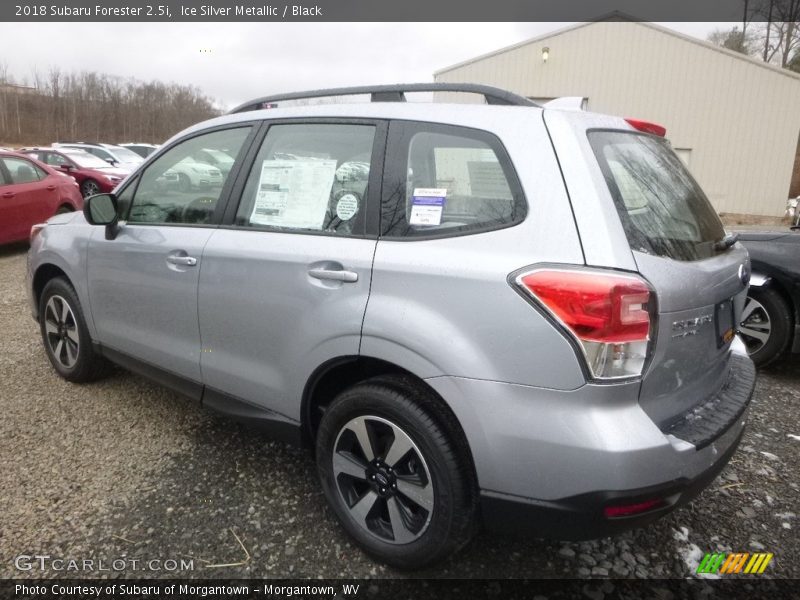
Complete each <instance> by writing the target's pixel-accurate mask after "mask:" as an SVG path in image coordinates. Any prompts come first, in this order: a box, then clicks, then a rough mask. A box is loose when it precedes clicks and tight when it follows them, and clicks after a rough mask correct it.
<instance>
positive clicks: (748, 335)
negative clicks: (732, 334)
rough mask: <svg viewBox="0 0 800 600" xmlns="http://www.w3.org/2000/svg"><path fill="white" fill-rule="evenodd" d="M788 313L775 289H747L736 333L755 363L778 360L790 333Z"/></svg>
mask: <svg viewBox="0 0 800 600" xmlns="http://www.w3.org/2000/svg"><path fill="white" fill-rule="evenodd" d="M792 330H793V327H792V313H791V310H790V309H789V306H788V304H787V303H786V301H785V300H784V299H783V296H781V295H780V293H778V292H777V291H776V290H774V289H770V288H751V289H750V291H749V292H748V293H747V300H746V301H745V308H744V312H743V313H742V321H741V323H740V324H739V333H740V335H741V336H742V338H743V339H744V342H745V345H746V346H747V353H748V354H749V355H750V358H751V359H752V360H753V362H754V363H755V364H756V366H757V367H764V366H766V365H768V364H770V363H772V362H775V361H776V360H778V359H779V358H780V357H781V356H782V355H783V353H784V352H785V351H786V348H787V346H788V345H789V342H790V341H791V337H792Z"/></svg>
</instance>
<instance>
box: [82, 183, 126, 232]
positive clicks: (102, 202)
mask: <svg viewBox="0 0 800 600" xmlns="http://www.w3.org/2000/svg"><path fill="white" fill-rule="evenodd" d="M83 216H84V217H85V218H86V221H87V222H88V223H89V224H91V225H105V228H106V239H107V240H113V239H114V238H115V237H117V232H119V224H118V223H119V215H118V214H117V197H116V196H115V195H114V194H96V195H94V196H89V197H88V198H86V200H84V202H83Z"/></svg>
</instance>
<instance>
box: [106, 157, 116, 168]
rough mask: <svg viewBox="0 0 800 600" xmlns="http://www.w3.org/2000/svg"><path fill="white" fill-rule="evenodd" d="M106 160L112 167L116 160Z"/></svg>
mask: <svg viewBox="0 0 800 600" xmlns="http://www.w3.org/2000/svg"><path fill="white" fill-rule="evenodd" d="M106 162H107V163H108V164H110V165H111V166H112V167H113V166H114V165H116V164H117V161H115V160H114V159H113V158H107V159H106Z"/></svg>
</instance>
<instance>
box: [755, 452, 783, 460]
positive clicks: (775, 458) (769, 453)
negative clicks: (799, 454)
mask: <svg viewBox="0 0 800 600" xmlns="http://www.w3.org/2000/svg"><path fill="white" fill-rule="evenodd" d="M759 452H760V453H761V454H763V455H764V456H766V457H767V458H768V459H770V460H780V458H778V457H777V456H775V455H774V454H773V453H772V452H764V451H763V450H760V451H759Z"/></svg>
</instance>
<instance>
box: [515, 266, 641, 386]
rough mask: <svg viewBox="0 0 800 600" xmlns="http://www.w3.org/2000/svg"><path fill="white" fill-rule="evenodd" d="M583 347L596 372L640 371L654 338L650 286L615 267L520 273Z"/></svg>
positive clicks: (522, 284) (614, 375) (624, 373)
mask: <svg viewBox="0 0 800 600" xmlns="http://www.w3.org/2000/svg"><path fill="white" fill-rule="evenodd" d="M517 284H518V285H519V286H520V287H521V288H522V289H523V290H524V291H525V292H527V293H528V294H530V295H531V296H533V297H534V298H535V299H536V300H538V301H539V303H540V304H541V305H543V306H544V308H545V309H547V311H548V312H549V313H550V314H551V315H552V316H553V317H555V318H556V319H557V320H558V321H559V322H560V323H561V324H563V325H564V327H565V328H566V329H567V331H568V332H569V333H570V334H572V336H573V338H574V339H575V340H576V341H577V342H578V344H579V345H580V347H581V348H582V350H583V354H584V356H585V358H586V361H587V364H588V366H589V370H590V371H591V373H592V376H593V377H595V378H598V379H614V378H620V377H632V376H636V375H641V373H642V369H643V367H644V361H645V357H646V355H647V345H648V342H649V340H650V327H651V324H650V312H649V302H650V296H651V291H650V288H649V286H648V285H647V284H646V283H645V282H644V281H643V280H641V279H639V278H638V277H635V276H632V275H620V274H618V273H615V272H608V273H604V272H601V271H577V270H575V271H572V270H566V269H565V270H556V269H540V270H535V271H531V272H529V273H525V274H522V275H520V276H519V277H517Z"/></svg>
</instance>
